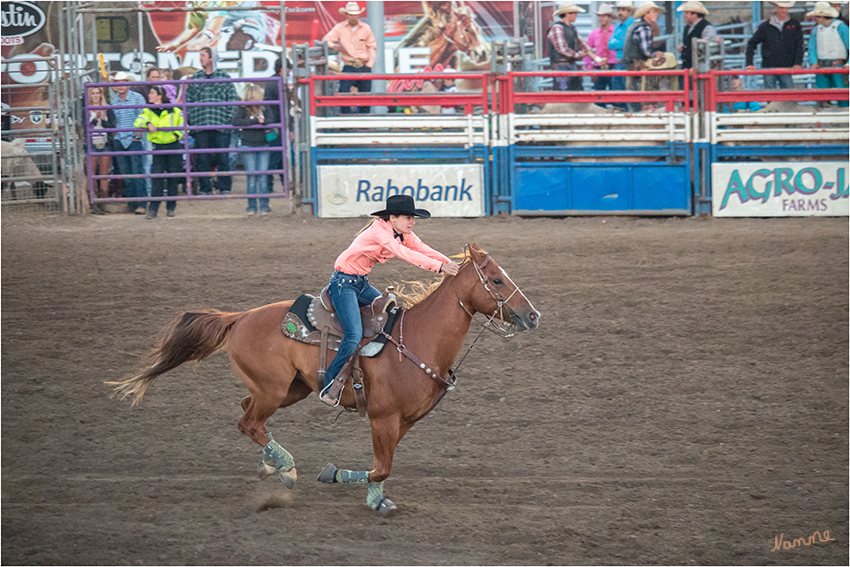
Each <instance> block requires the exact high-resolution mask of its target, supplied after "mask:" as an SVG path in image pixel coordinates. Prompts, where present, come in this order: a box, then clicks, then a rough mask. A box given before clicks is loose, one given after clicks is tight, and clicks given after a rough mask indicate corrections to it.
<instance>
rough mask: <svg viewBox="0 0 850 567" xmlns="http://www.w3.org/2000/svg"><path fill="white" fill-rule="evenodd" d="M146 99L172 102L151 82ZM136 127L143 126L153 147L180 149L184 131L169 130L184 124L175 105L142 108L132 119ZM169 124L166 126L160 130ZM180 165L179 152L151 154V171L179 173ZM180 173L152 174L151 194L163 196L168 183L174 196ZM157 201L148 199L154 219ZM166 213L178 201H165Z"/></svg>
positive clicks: (157, 209) (169, 194) (171, 215)
mask: <svg viewBox="0 0 850 567" xmlns="http://www.w3.org/2000/svg"><path fill="white" fill-rule="evenodd" d="M148 102H150V103H151V104H152V105H163V104H171V100H170V99H169V98H168V95H167V94H166V93H165V89H163V88H162V87H160V86H152V87H151V90H150V93H149V94H148ZM133 125H134V126H136V127H137V128H145V129H147V131H148V140H150V142H151V143H152V144H153V149H154V150H156V151H160V150H179V149H182V147H183V146H182V145H181V143H180V139H181V138H183V134H184V131H182V130H170V128H178V127H180V126H183V113H182V112H181V111H180V109H179V108H176V107H164V108H163V107H159V108H145V109H144V110H143V111H142V114H141V115H139V117H138V118H136V121H135V122H134V123H133ZM160 128H168V129H169V130H160ZM182 169H183V156H182V155H181V154H154V155H153V166H152V167H151V173H152V174H157V173H180V171H182ZM179 183H180V178H179V177H154V178H153V184H152V186H151V196H152V197H162V196H163V195H164V194H165V189H166V186H167V187H168V196H169V197H176V196H177V186H178V184H179ZM159 203H160V202H159V201H151V203H150V206H149V207H148V218H149V219H155V218H156V214H157V212H158V211H159ZM165 208H166V210H167V216H169V217H173V216H174V210H175V209H176V208H177V201H167V202H166V204H165Z"/></svg>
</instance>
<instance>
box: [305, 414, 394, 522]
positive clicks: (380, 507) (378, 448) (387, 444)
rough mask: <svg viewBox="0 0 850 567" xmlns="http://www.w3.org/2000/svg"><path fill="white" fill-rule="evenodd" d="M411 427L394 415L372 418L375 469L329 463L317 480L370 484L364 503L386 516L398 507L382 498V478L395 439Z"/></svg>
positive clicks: (387, 471) (388, 467) (387, 472)
mask: <svg viewBox="0 0 850 567" xmlns="http://www.w3.org/2000/svg"><path fill="white" fill-rule="evenodd" d="M409 428H410V426H409V425H405V426H402V425H401V418H400V417H399V416H397V415H394V416H390V417H386V418H381V419H372V451H373V453H374V454H375V462H374V468H373V469H372V470H371V471H350V470H346V469H337V468H336V467H335V466H333V465H332V464H328V465H326V466H325V468H324V469H322V472H321V473H320V474H319V478H318V480H319V482H326V483H334V482H338V483H341V484H366V483H368V484H369V487H368V491H367V493H366V504H367V505H368V506H369V507H370V508H372V509H373V510H377V511H378V512H380V513H381V515H382V516H385V517H386V516H389V515H390V514H392V513H393V512H395V511H396V510H397V508H396V505H395V504H393V502H392V500H390V499H389V498H384V480H385V479H386V478H387V477H389V476H390V472H391V471H392V468H393V454H394V453H395V448H396V446H397V445H398V442H399V441H400V440H401V438H402V436H403V435H404V434H405V433H406V432H407V430H408V429H409Z"/></svg>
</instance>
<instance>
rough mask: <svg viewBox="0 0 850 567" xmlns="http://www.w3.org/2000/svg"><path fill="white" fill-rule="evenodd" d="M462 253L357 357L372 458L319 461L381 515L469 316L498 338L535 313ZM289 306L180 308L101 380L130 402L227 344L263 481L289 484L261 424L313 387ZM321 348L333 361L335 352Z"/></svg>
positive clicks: (480, 255) (447, 378)
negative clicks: (359, 462)
mask: <svg viewBox="0 0 850 567" xmlns="http://www.w3.org/2000/svg"><path fill="white" fill-rule="evenodd" d="M468 250H469V252H468V256H467V258H466V260H465V261H464V262H463V264H461V267H460V270H459V271H458V274H457V276H455V277H448V276H446V277H444V278H443V281H442V282H441V283H440V285H439V287H437V288H436V289H435V290H434V291H433V292H432V293H430V294H428V295H427V296H426V297H425V298H424V299H422V300H421V301H419V302H418V303H416V304H415V305H414V306H412V307H411V308H410V309H407V310H404V311H402V316H400V317H399V323H398V324H396V325H395V328H394V329H393V331H392V333H391V337H392V342H393V344H387V346H386V347H384V349H383V351H382V352H381V353H380V354H378V355H377V356H376V357H374V358H363V359H362V362H361V364H362V369H363V372H364V379H363V384H364V386H363V389H364V390H365V397H366V404H367V411H368V415H369V419H370V422H371V427H372V448H373V452H374V456H375V459H374V465H373V468H372V470H371V471H350V470H337V469H336V468H335V467H334V466H333V465H328V466H327V467H325V469H324V470H323V471H322V473H321V474H320V475H319V479H318V480H320V481H322V482H341V483H347V484H353V483H356V484H365V483H367V482H368V483H369V489H368V494H367V499H366V502H367V504H368V505H369V506H370V507H371V508H372V509H374V510H378V511H380V512H381V513H382V514H383V515H387V514H388V513H390V512H392V511H393V510H395V509H396V507H395V505H394V504H393V503H392V502H391V501H390V500H388V499H386V498H384V496H383V481H384V479H386V478H387V477H388V476H389V475H390V471H391V469H392V463H393V452H394V451H395V448H396V445H398V442H399V441H400V440H401V438H402V437H403V436H404V434H405V433H407V431H408V430H409V429H410V428H411V426H413V424H414V423H416V422H417V421H419V420H420V419H422V418H423V417H424V416H425V415H426V414H427V413H428V412H429V411H430V410H431V409H432V408H433V407H434V406H435V405H436V403H437V402H438V401H439V400H440V398H441V397H442V396H443V394H445V392H446V390H447V389H451V384H453V373H452V372H451V365H452V362H453V361H454V360H455V357H456V356H457V355H458V353H459V352H460V349H461V347H462V345H463V341H464V338H465V337H466V334H467V332H468V331H469V326H470V323H471V322H472V316H473V315H474V314H475V313H484V314H487V315H488V321H487V323H486V324H485V326H487V327H490V326H493V327H495V328H497V329H498V330H499V331H501V334H503V335H504V336H510V334H512V333H509V330H513V329H515V330H525V329H533V328H535V327H537V326H538V323H539V318H540V313H538V312H537V311H536V310H535V309H534V307H533V306H532V305H531V303H530V302H529V301H528V299H527V298H526V297H525V295H523V293H522V292H521V291H520V290H519V288H518V287H517V286H516V285H515V284H514V283H513V281H512V280H511V279H510V277H508V274H507V273H506V272H505V271H504V270H503V269H502V268H501V267H499V265H498V264H497V263H496V262H495V261H494V260H492V259H491V258H490V256H489V254H487V253H485V252H484V251H483V250H481V249H480V248H478V247H477V246H475V244H472V245H470V246H469V248H468ZM292 303H293V302H292V301H283V302H280V303H273V304H271V305H266V306H264V307H260V308H257V309H251V310H249V311H245V312H242V313H222V312H219V311H215V310H207V311H201V312H186V313H183V314H182V315H180V316H179V317H177V318H176V319H175V320H174V321H173V322H172V323H171V325H170V326H169V327H168V328H167V330H166V333H165V337H164V338H163V340H162V343H161V344H160V346H159V347H158V348H157V349H155V350H154V352H153V364H152V366H151V367H150V368H148V369H147V370H145V371H144V372H142V373H141V374H139V375H138V376H135V377H133V378H130V379H127V380H124V381H122V382H108V384H110V385H113V386H115V389H116V391H117V392H118V393H119V394H120V395H121V397H122V398H123V397H125V396H128V395H132V396H133V404H134V405H135V404H136V403H138V402H139V400H140V399H141V398H142V396H143V395H144V394H145V391H146V390H147V388H148V386H150V385H151V384H152V383H153V382H154V380H156V378H157V377H158V376H159V375H161V374H163V373H165V372H168V371H169V370H171V369H173V368H176V367H177V366H179V365H180V364H182V363H184V362H187V361H190V360H203V359H204V358H206V357H207V356H209V355H211V354H212V353H214V352H216V351H217V350H219V349H221V348H226V349H227V351H228V354H229V356H230V361H231V363H232V365H233V369H234V370H235V371H236V374H237V375H238V376H239V378H240V379H241V380H242V381H243V382H244V383H245V385H246V386H247V387H248V391H249V392H250V395H249V396H247V397H246V398H245V399H243V400H242V408H243V409H244V410H245V415H244V416H242V418H241V419H240V420H239V424H238V427H239V431H241V432H242V433H244V434H245V435H247V436H248V437H250V438H251V439H253V440H254V442H256V443H257V444H258V445H260V446H261V447H263V458H262V461H261V462H260V465H259V468H258V473H259V474H260V477H261V478H266V477H268V476H270V475H271V474H274V473H275V472H277V473H278V475H279V476H280V479H281V480H282V481H283V482H284V484H285V485H286V486H287V487H289V488H292V487H293V486H294V484H295V480H296V477H297V474H296V469H295V467H294V464H295V463H294V460H293V458H292V456H291V455H290V454H289V453H288V452H287V451H286V449H284V448H283V447H281V446H280V445H279V444H278V443H277V442H275V441H274V440H273V439H271V436H270V435H269V434H268V433H267V431H266V428H265V422H266V420H267V419H268V418H269V417H270V416H271V415H272V414H273V413H274V412H275V411H277V409H278V408H283V407H287V406H289V405H292V404H294V403H295V402H298V401H300V400H303V399H304V398H306V397H307V396H308V395H310V393H311V392H318V391H319V390H320V389H321V385H320V384H319V382H318V371H319V348H318V347H316V346H311V345H307V344H304V343H301V342H297V341H295V340H292V339H290V338H287V337H286V336H284V335H283V333H282V332H281V323H282V321H283V318H284V315H286V313H287V311H288V310H289V308H290V307H291V306H292ZM394 346H395V348H393V347H394ZM402 347H406V349H403V348H402ZM402 352H408V353H412V354H413V355H414V356H413V359H415V358H418V359H419V360H421V361H422V362H421V367H420V366H419V365H418V364H414V363H413V362H412V359H411V358H408V357H406V356H402ZM329 355H330V358H332V357H333V355H334V353H333V352H329ZM426 370H427V371H428V372H427V373H426ZM340 403H341V404H342V405H344V406H346V407H351V406H353V405H354V404H355V399H354V393H353V392H352V389H351V388H346V389H345V390H344V391H343V394H342V399H341V402H340Z"/></svg>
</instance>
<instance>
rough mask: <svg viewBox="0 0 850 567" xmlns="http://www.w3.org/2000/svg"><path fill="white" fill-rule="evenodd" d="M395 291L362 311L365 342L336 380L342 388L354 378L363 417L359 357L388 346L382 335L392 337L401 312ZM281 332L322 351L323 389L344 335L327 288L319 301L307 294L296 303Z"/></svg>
mask: <svg viewBox="0 0 850 567" xmlns="http://www.w3.org/2000/svg"><path fill="white" fill-rule="evenodd" d="M394 291H395V289H394V288H393V287H392V286H390V287H388V288H387V289H386V291H385V292H384V293H383V294H381V295H380V296H379V297H377V298H375V300H374V301H373V302H372V303H371V304H370V305H367V306H365V307H361V308H360V319H361V321H362V323H363V339H362V340H361V341H360V345H359V346H358V347H357V350H356V351H355V352H354V354H353V355H352V356H351V358H350V359H349V360H348V361H347V362H346V364H345V366H343V367H342V370H341V371H340V372H339V375H338V376H337V378H336V381H337V382H339V384H340V386H342V385H343V384H344V383H345V381H346V380H348V378H351V381H352V386H353V387H354V394H355V396H354V397H355V400H356V402H357V410H358V412H360V416H361V417H363V416H365V414H366V399H365V395H364V394H363V372H362V371H361V370H360V357H361V356H366V357H373V356H376V355H377V354H378V353H380V352H381V350H382V349H383V347H384V345H385V344H386V342H387V339H386V337H384V336H383V335H382V334H381V331H383V330H386V332H387V334H390V333H391V332H392V328H393V326H394V324H395V320H396V318H397V317H398V314H399V313H400V311H401V310H400V309H399V307H398V306H397V301H396V296H395V294H394V293H393V292H394ZM281 330H282V331H283V334H284V335H285V336H287V337H289V338H291V339H295V340H297V341H300V342H303V343H307V344H312V345H316V346H318V347H319V380H320V384H319V388H320V389H321V388H322V384H323V383H324V377H325V372H326V371H327V366H328V360H327V353H328V349H332V350H338V349H339V345H340V343H341V342H342V337H343V335H344V334H345V333H344V331H343V329H342V325H341V324H340V322H339V318H338V317H337V315H336V311H335V310H334V307H333V304H332V303H331V298H330V295H329V293H328V287H325V288H324V289H323V290H322V292H321V293H320V294H319V297H315V296H313V295H310V294H306V293H305V294H303V295H301V296H300V297H299V298H298V299H296V300H295V303H293V304H292V307H291V308H290V309H289V312H288V313H287V314H286V315H285V316H284V318H283V323H282V325H281Z"/></svg>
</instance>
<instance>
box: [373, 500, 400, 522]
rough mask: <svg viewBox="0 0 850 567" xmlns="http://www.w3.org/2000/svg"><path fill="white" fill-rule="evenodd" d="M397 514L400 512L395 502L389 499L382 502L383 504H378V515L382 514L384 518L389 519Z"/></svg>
mask: <svg viewBox="0 0 850 567" xmlns="http://www.w3.org/2000/svg"><path fill="white" fill-rule="evenodd" d="M396 512H398V507H397V506H396V505H395V504H393V501H392V500H390V499H389V498H384V499H383V500H381V503H380V504H378V513H380V514H381V516H383V517H384V518H389V517H390V516H392V515H394V514H395V513H396Z"/></svg>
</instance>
